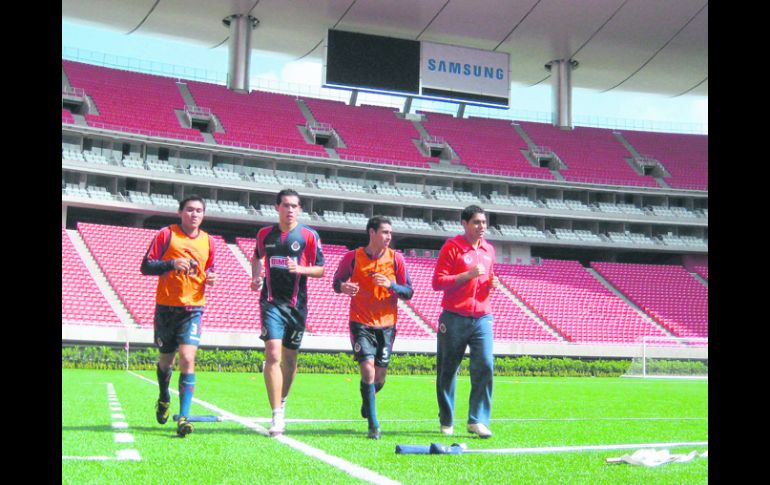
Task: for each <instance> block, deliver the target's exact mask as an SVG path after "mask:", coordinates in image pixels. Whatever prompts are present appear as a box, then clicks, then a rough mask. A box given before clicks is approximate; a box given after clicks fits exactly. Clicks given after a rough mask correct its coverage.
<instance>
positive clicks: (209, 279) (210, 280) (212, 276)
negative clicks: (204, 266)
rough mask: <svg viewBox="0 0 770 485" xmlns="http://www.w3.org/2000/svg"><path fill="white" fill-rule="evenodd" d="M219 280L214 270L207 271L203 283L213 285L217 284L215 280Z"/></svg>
mask: <svg viewBox="0 0 770 485" xmlns="http://www.w3.org/2000/svg"><path fill="white" fill-rule="evenodd" d="M218 280H219V275H218V274H217V273H216V272H214V271H209V272H207V273H206V281H205V283H206V284H207V285H209V286H214V285H216V284H217V281H218Z"/></svg>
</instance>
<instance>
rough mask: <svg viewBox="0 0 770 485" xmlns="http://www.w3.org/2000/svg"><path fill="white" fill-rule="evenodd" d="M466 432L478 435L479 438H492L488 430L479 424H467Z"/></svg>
mask: <svg viewBox="0 0 770 485" xmlns="http://www.w3.org/2000/svg"><path fill="white" fill-rule="evenodd" d="M468 432H469V433H471V434H477V435H479V438H489V437H490V436H492V432H491V431H489V428H487V427H486V426H485V425H483V424H481V423H475V424H469V425H468Z"/></svg>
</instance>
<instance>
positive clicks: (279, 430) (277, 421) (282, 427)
mask: <svg viewBox="0 0 770 485" xmlns="http://www.w3.org/2000/svg"><path fill="white" fill-rule="evenodd" d="M284 431H286V423H285V422H284V420H283V414H276V415H273V425H272V426H270V429H268V430H267V432H268V433H269V434H270V436H278V435H282V434H283V432H284Z"/></svg>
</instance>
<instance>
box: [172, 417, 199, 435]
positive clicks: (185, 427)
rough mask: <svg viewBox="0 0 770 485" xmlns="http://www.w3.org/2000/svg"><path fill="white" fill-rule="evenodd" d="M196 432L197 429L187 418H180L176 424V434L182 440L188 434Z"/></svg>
mask: <svg viewBox="0 0 770 485" xmlns="http://www.w3.org/2000/svg"><path fill="white" fill-rule="evenodd" d="M193 431H195V428H194V427H193V425H192V423H191V422H189V421H187V418H185V417H184V416H182V417H181V418H179V421H177V423H176V434H177V435H178V436H180V437H181V438H184V437H185V436H187V435H188V434H190V433H192V432H193Z"/></svg>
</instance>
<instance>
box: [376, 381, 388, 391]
mask: <svg viewBox="0 0 770 485" xmlns="http://www.w3.org/2000/svg"><path fill="white" fill-rule="evenodd" d="M383 387H385V383H384V382H375V383H374V392H375V393H377V392H380V389H382V388H383Z"/></svg>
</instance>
